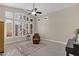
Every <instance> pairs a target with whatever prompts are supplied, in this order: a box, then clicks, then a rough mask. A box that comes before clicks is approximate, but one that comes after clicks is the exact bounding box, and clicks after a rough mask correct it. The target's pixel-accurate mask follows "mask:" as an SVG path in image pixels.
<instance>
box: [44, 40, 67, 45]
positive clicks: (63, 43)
mask: <svg viewBox="0 0 79 59" xmlns="http://www.w3.org/2000/svg"><path fill="white" fill-rule="evenodd" d="M45 40H47V41H51V42H56V43H60V44H64V45H66V42H61V41H56V40H48V39H45Z"/></svg>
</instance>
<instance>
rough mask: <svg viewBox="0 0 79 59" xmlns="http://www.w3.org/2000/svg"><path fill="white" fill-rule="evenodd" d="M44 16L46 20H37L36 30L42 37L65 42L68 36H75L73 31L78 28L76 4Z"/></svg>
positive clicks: (78, 11) (78, 15)
mask: <svg viewBox="0 0 79 59" xmlns="http://www.w3.org/2000/svg"><path fill="white" fill-rule="evenodd" d="M46 16H48V20H47V21H45V20H43V19H41V21H37V32H39V33H40V34H42V36H43V37H44V39H48V40H56V41H60V42H63V43H66V42H67V40H68V39H69V38H72V37H74V36H75V35H74V31H75V29H77V28H79V6H78V5H76V6H72V7H68V8H65V9H63V10H60V11H57V12H52V13H49V14H47V15H45V16H43V17H46ZM39 18H42V17H39ZM44 22H47V23H48V24H44ZM40 29H41V30H40ZM42 29H44V30H42Z"/></svg>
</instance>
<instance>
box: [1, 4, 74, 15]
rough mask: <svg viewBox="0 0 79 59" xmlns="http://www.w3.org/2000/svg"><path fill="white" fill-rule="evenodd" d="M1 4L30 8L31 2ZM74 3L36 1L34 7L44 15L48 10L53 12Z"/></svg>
mask: <svg viewBox="0 0 79 59" xmlns="http://www.w3.org/2000/svg"><path fill="white" fill-rule="evenodd" d="M0 4H1V5H7V6H11V7H16V8H21V9H25V10H26V9H29V10H31V9H32V6H33V3H0ZM73 5H75V4H69V3H36V4H35V7H36V8H38V11H41V12H42V13H43V14H42V15H45V14H47V13H50V12H55V11H58V10H61V9H63V8H66V7H69V6H73Z"/></svg>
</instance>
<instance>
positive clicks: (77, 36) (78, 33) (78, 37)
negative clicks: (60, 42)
mask: <svg viewBox="0 0 79 59" xmlns="http://www.w3.org/2000/svg"><path fill="white" fill-rule="evenodd" d="M76 42H77V43H78V44H79V29H76Z"/></svg>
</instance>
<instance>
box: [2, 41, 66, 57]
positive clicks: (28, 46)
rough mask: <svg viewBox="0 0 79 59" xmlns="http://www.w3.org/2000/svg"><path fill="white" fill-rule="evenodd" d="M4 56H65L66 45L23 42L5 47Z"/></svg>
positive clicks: (46, 42) (48, 42)
mask: <svg viewBox="0 0 79 59" xmlns="http://www.w3.org/2000/svg"><path fill="white" fill-rule="evenodd" d="M2 55H3V56H65V55H66V54H65V45H64V44H60V43H56V42H50V41H46V40H43V41H41V42H40V44H32V42H31V41H28V42H27V41H23V42H18V43H13V44H8V45H6V46H5V52H4V54H2Z"/></svg>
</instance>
